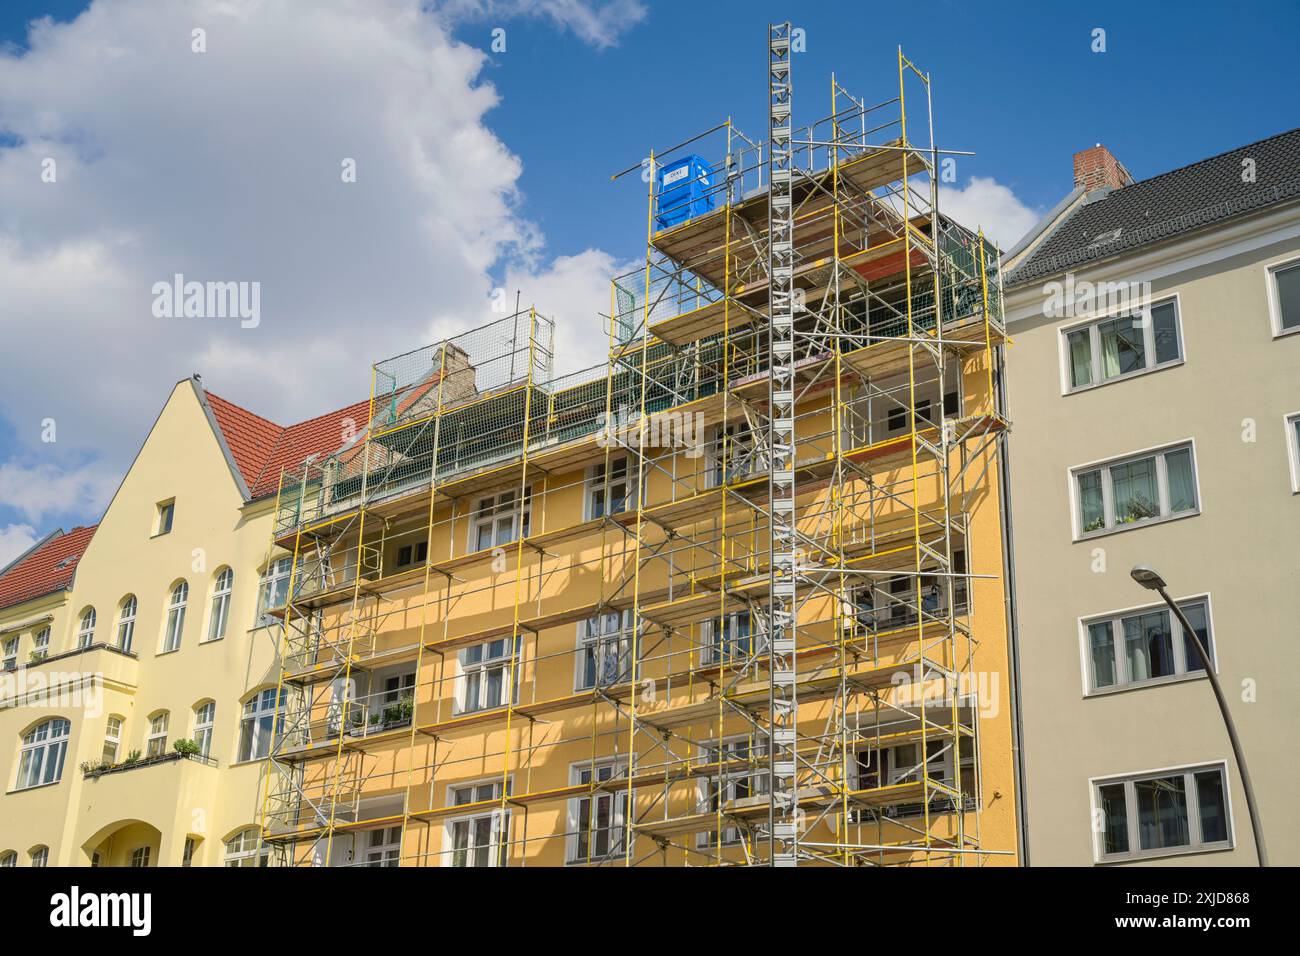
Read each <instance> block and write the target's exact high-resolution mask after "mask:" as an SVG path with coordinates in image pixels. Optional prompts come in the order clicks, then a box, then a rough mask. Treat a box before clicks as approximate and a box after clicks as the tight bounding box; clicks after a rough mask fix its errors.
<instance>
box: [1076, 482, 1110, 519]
mask: <svg viewBox="0 0 1300 956" xmlns="http://www.w3.org/2000/svg"><path fill="white" fill-rule="evenodd" d="M1079 512H1080V515H1081V517H1082V524H1081V525H1080V527H1081V528H1082V530H1084V531H1097V530H1099V529H1100V528H1102V527H1104V526H1105V524H1106V512H1105V507H1104V504H1103V501H1102V496H1101V472H1099V471H1089V472H1086V473H1084V474H1082V475H1080V476H1079Z"/></svg>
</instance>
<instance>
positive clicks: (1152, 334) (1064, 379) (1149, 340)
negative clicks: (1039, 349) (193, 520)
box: [1057, 292, 1187, 395]
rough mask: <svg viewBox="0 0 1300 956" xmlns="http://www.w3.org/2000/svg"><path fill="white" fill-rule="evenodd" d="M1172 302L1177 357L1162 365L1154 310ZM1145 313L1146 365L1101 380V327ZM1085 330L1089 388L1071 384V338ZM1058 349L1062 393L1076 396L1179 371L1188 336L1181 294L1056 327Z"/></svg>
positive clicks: (1175, 293) (1143, 343)
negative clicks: (1137, 379)
mask: <svg viewBox="0 0 1300 956" xmlns="http://www.w3.org/2000/svg"><path fill="white" fill-rule="evenodd" d="M1170 303H1173V306H1174V334H1175V335H1176V336H1177V337H1178V357H1177V358H1173V359H1166V360H1165V361H1163V362H1157V361H1156V323H1155V319H1154V317H1152V316H1151V312H1152V310H1154V309H1156V308H1158V307H1160V306H1162V305H1168V304H1170ZM1143 312H1145V313H1146V321H1145V324H1144V325H1143V327H1142V351H1143V357H1144V358H1145V359H1146V361H1147V364H1146V365H1144V366H1143V367H1142V368H1140V369H1135V370H1134V371H1131V372H1121V373H1120V374H1119V375H1114V376H1111V377H1110V378H1101V377H1100V375H1101V326H1103V325H1105V324H1106V323H1107V322H1112V321H1114V320H1115V319H1123V318H1131V317H1133V316H1134V315H1138V314H1141V313H1143ZM1083 329H1087V330H1088V352H1089V357H1090V359H1091V368H1090V373H1091V374H1092V376H1093V378H1092V380H1091V381H1090V382H1088V384H1087V385H1078V386H1076V385H1073V384H1072V383H1071V381H1070V368H1071V363H1070V336H1071V335H1073V334H1074V333H1076V332H1079V331H1081V330H1083ZM1057 349H1058V352H1059V358H1060V371H1061V394H1062V395H1075V394H1077V393H1079V392H1089V391H1092V390H1093V389H1094V388H1101V387H1103V386H1105V385H1112V384H1114V383H1115V382H1126V381H1128V380H1129V379H1131V378H1137V377H1138V376H1140V375H1149V374H1150V373H1152V372H1159V371H1163V370H1164V369H1167V368H1176V367H1177V366H1179V365H1182V364H1184V363H1185V362H1186V361H1187V337H1186V336H1185V335H1184V334H1183V303H1182V299H1181V297H1180V295H1179V293H1177V292H1174V293H1171V294H1169V295H1163V296H1161V297H1160V298H1158V299H1152V300H1151V301H1150V302H1149V303H1147V304H1146V305H1145V306H1144V307H1143V308H1142V309H1139V310H1135V309H1122V310H1120V311H1117V312H1109V313H1107V314H1105V315H1097V316H1093V317H1091V318H1088V319H1084V320H1082V321H1079V322H1072V323H1070V324H1069V325H1062V326H1059V327H1058V328H1057Z"/></svg>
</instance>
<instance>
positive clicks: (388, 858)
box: [361, 825, 402, 866]
mask: <svg viewBox="0 0 1300 956" xmlns="http://www.w3.org/2000/svg"><path fill="white" fill-rule="evenodd" d="M361 838H362V846H363V847H364V849H363V851H362V852H363V858H362V860H363V863H364V865H366V866H397V865H398V863H399V861H400V860H401V857H402V828H401V826H400V825H399V826H395V827H380V828H379V829H377V830H367V831H365V832H364V833H362V834H361Z"/></svg>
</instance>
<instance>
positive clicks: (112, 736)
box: [99, 714, 122, 767]
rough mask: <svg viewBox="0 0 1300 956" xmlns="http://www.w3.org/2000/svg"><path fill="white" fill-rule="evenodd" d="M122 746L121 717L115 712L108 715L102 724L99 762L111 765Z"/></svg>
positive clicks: (115, 761) (115, 760)
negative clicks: (102, 735) (102, 740)
mask: <svg viewBox="0 0 1300 956" xmlns="http://www.w3.org/2000/svg"><path fill="white" fill-rule="evenodd" d="M121 748H122V718H121V717H119V716H118V715H117V714H112V715H110V716H109V718H108V721H107V722H106V723H105V724H104V750H103V753H101V754H100V758H99V759H100V763H102V764H103V765H104V766H106V767H111V766H113V764H115V763H117V756H118V754H119V753H120V752H121Z"/></svg>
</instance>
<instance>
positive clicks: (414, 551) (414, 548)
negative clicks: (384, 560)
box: [397, 541, 429, 569]
mask: <svg viewBox="0 0 1300 956" xmlns="http://www.w3.org/2000/svg"><path fill="white" fill-rule="evenodd" d="M428 560H429V542H428V541H416V542H413V543H412V544H404V545H402V546H401V547H400V548H398V549H397V567H398V568H399V569H400V568H409V567H411V566H412V565H421V564H424V563H425V562H426V561H428Z"/></svg>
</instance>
